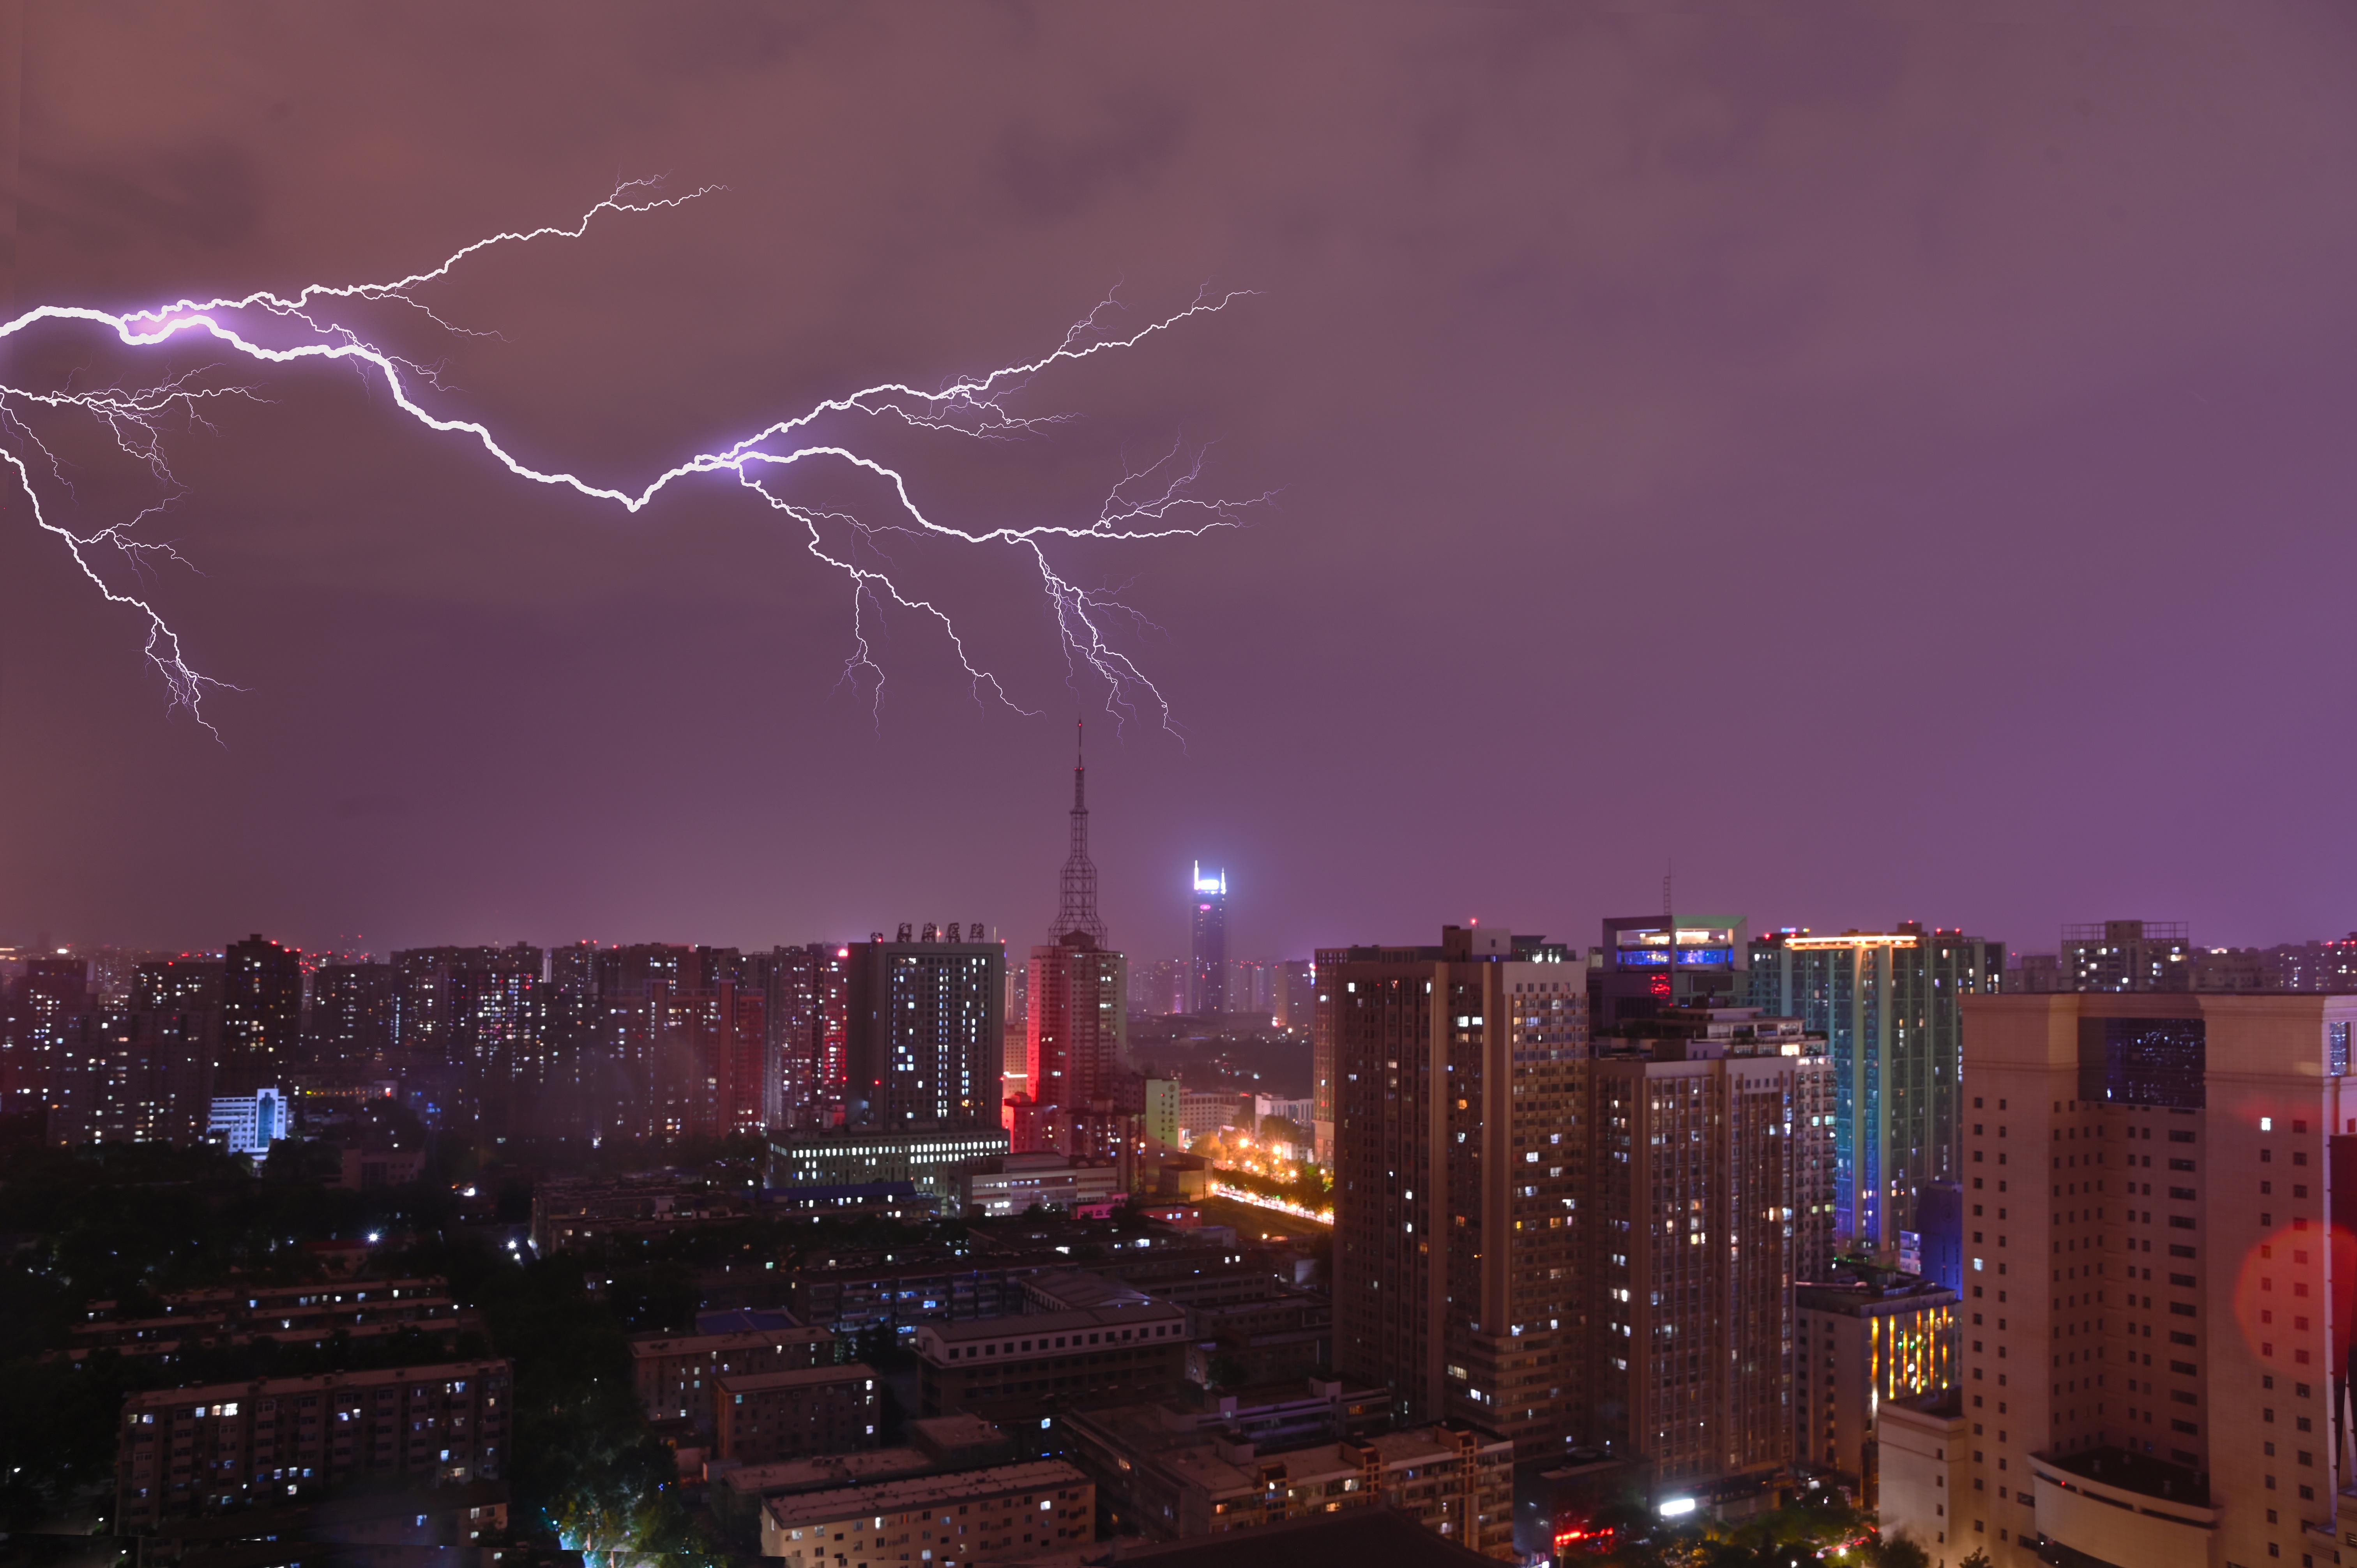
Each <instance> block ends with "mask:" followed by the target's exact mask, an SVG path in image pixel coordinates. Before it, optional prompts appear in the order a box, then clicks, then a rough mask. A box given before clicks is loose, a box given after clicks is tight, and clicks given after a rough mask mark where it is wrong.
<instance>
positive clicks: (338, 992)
mask: <svg viewBox="0 0 2357 1568" xmlns="http://www.w3.org/2000/svg"><path fill="white" fill-rule="evenodd" d="M310 1041H311V1043H310V1049H309V1051H308V1055H309V1056H310V1058H311V1059H312V1060H313V1061H315V1062H317V1064H318V1065H320V1066H321V1067H324V1068H326V1069H328V1070H330V1071H341V1072H344V1073H347V1074H361V1073H368V1074H375V1073H381V1072H383V1071H385V1070H386V1069H387V1068H388V1066H389V1065H390V1064H391V1062H392V1060H393V966H392V965H391V964H389V963H329V964H322V965H320V966H319V968H318V969H317V970H315V971H314V972H312V975H311V1021H310Z"/></svg>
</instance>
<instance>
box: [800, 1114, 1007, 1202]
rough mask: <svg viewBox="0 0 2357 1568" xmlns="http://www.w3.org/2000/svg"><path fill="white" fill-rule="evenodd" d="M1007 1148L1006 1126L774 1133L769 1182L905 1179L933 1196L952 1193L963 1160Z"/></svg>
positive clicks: (965, 1162) (828, 1184) (839, 1183)
mask: <svg viewBox="0 0 2357 1568" xmlns="http://www.w3.org/2000/svg"><path fill="white" fill-rule="evenodd" d="M1006 1152H1007V1138H1006V1128H1005V1127H1003V1126H991V1127H986V1128H970V1129H962V1130H952V1131H945V1132H937V1133H889V1132H885V1131H882V1130H880V1129H875V1128H859V1127H845V1128H836V1129H834V1130H832V1131H828V1132H820V1133H771V1134H770V1168H769V1185H770V1186H771V1187H847V1186H853V1185H857V1184H862V1183H867V1182H879V1181H905V1182H909V1183H911V1184H913V1185H914V1186H915V1187H916V1189H917V1190H918V1191H919V1192H920V1193H923V1194H925V1195H927V1196H929V1197H934V1198H939V1199H942V1200H943V1201H947V1200H949V1199H951V1198H952V1197H954V1190H953V1189H954V1180H953V1178H954V1176H955V1173H956V1171H957V1169H958V1167H959V1166H961V1165H970V1164H973V1163H974V1162H975V1161H978V1160H985V1159H989V1158H990V1157H992V1156H993V1155H1003V1154H1006Z"/></svg>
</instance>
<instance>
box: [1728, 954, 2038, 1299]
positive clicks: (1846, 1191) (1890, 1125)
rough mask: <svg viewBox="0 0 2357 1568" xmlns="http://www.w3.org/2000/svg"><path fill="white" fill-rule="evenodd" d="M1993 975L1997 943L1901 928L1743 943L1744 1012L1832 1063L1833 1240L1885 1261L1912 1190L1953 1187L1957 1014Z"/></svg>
mask: <svg viewBox="0 0 2357 1568" xmlns="http://www.w3.org/2000/svg"><path fill="white" fill-rule="evenodd" d="M2004 977H2005V944H2004V943H2002V942H1992V941H1984V940H1981V939H1980V938H1978V937H1968V936H1965V935H1964V933H1962V932H1961V931H1943V930H1940V929H1930V930H1927V929H1924V928H1923V927H1922V926H1921V925H1919V924H1917V923H1915V922H1913V921H1907V922H1902V923H1901V924H1900V927H1899V929H1897V930H1896V931H1848V932H1845V933H1843V934H1842V935H1840V936H1837V937H1815V936H1811V935H1810V934H1809V933H1807V932H1806V931H1780V932H1776V933H1773V934H1771V935H1769V936H1765V937H1761V938H1760V939H1759V940H1756V941H1754V942H1753V943H1752V944H1751V972H1750V982H1751V1004H1752V1005H1753V1006H1754V1007H1757V1008H1759V1009H1760V1011H1761V1012H1763V1013H1770V1014H1781V1015H1787V1016H1790V1017H1795V1018H1799V1019H1801V1020H1802V1021H1803V1023H1804V1024H1806V1025H1807V1026H1808V1027H1809V1028H1810V1029H1811V1030H1813V1031H1815V1032H1818V1033H1822V1034H1823V1035H1824V1036H1825V1038H1826V1040H1827V1042H1828V1050H1829V1054H1830V1055H1831V1056H1832V1058H1833V1069H1834V1101H1835V1105H1834V1111H1835V1136H1834V1232H1835V1235H1837V1236H1840V1237H1842V1238H1844V1239H1846V1240H1855V1241H1857V1242H1858V1243H1859V1244H1861V1245H1863V1246H1865V1247H1867V1248H1869V1249H1873V1250H1876V1251H1881V1252H1883V1253H1885V1254H1895V1253H1896V1251H1898V1249H1899V1247H1900V1231H1901V1230H1919V1229H1920V1227H1918V1226H1917V1225H1916V1223H1915V1189H1916V1188H1917V1187H1919V1186H1921V1185H1922V1184H1923V1183H1925V1182H1952V1181H1954V1180H1955V1179H1956V1176H1957V1171H1956V1160H1957V1157H1958V1156H1957V1147H1958V1143H1957V1136H1956V1095H1957V1080H1958V1077H1959V1075H1960V1073H1961V1072H1962V1070H1963V1064H1964V1015H1963V1012H1962V1010H1961V1005H1960V1004H1961V1002H1962V999H1963V998H1964V996H1966V995H1971V994H1975V993H1981V994H1985V993H1992V992H1995V991H1996V989H1997V988H1998V986H1999V984H2000V983H2002V982H2003V980H2004Z"/></svg>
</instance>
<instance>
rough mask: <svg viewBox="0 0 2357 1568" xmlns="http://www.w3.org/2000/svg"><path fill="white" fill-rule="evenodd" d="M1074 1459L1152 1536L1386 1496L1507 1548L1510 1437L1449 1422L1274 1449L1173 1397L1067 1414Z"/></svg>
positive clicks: (1129, 1522) (1440, 1527) (1234, 1526)
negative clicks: (1193, 1411)
mask: <svg viewBox="0 0 2357 1568" xmlns="http://www.w3.org/2000/svg"><path fill="white" fill-rule="evenodd" d="M1066 1435H1067V1440H1068V1442H1069V1443H1070V1444H1071V1453H1072V1456H1073V1458H1074V1460H1075V1461H1076V1462H1077V1463H1078V1464H1079V1465H1080V1466H1082V1469H1083V1470H1085V1471H1087V1472H1088V1474H1089V1475H1090V1476H1091V1477H1092V1478H1093V1479H1094V1480H1095V1481H1096V1482H1097V1484H1098V1485H1099V1487H1102V1488H1103V1491H1104V1494H1105V1496H1106V1498H1107V1500H1108V1502H1109V1503H1110V1505H1111V1507H1112V1509H1113V1512H1114V1518H1115V1519H1116V1520H1119V1521H1120V1522H1121V1523H1122V1524H1123V1525H1125V1526H1135V1528H1136V1529H1138V1530H1142V1531H1143V1532H1144V1533H1145V1534H1146V1536H1148V1537H1149V1538H1151V1539H1153V1540H1157V1541H1198V1540H1202V1539H1205V1538H1207V1537H1212V1536H1220V1535H1224V1534H1226V1533H1227V1532H1229V1531H1231V1530H1248V1529H1253V1528H1255V1527H1258V1526H1263V1525H1269V1524H1275V1523H1278V1522H1281V1521H1283V1520H1293V1519H1303V1518H1308V1517H1311V1516H1314V1515H1317V1514H1321V1513H1331V1512H1336V1511H1339V1510H1340V1509H1354V1508H1364V1507H1372V1506H1373V1505H1375V1504H1378V1503H1389V1504H1390V1505H1391V1506H1392V1507H1394V1508H1395V1509H1401V1510H1402V1511H1404V1512H1405V1513H1407V1514H1408V1515H1409V1516H1410V1517H1412V1518H1414V1519H1415V1520H1417V1521H1418V1522H1420V1523H1421V1524H1423V1525H1424V1526H1425V1528H1426V1529H1427V1530H1431V1531H1433V1532H1434V1533H1435V1534H1437V1535H1439V1536H1441V1537H1443V1538H1445V1539H1447V1540H1449V1541H1456V1542H1458V1543H1459V1544H1461V1545H1465V1546H1468V1547H1470V1548H1471V1549H1473V1550H1475V1551H1477V1552H1483V1553H1484V1554H1486V1555H1490V1556H1494V1557H1503V1558H1511V1557H1512V1554H1513V1444H1512V1442H1510V1441H1507V1440H1504V1439H1498V1438H1491V1437H1487V1436H1484V1435H1482V1434H1476V1433H1473V1432H1470V1431H1467V1430H1464V1429H1462V1428H1458V1427H1452V1426H1434V1427H1425V1428H1420V1429H1417V1430H1415V1431H1411V1432H1393V1433H1377V1434H1366V1435H1364V1436H1360V1437H1353V1438H1345V1439H1343V1440H1341V1441H1340V1442H1323V1443H1313V1444H1305V1445H1301V1446H1291V1447H1284V1448H1273V1447H1271V1446H1269V1445H1267V1444H1254V1443H1253V1442H1251V1441H1250V1440H1248V1439H1246V1438H1244V1437H1243V1436H1241V1435H1239V1434H1236V1433H1235V1432H1232V1431H1226V1430H1222V1429H1221V1428H1220V1427H1219V1426H1216V1425H1211V1424H1207V1423H1202V1422H1200V1420H1199V1419H1198V1418H1196V1417H1194V1416H1193V1415H1192V1414H1191V1412H1187V1411H1186V1410H1184V1409H1183V1408H1182V1407H1179V1406H1178V1405H1176V1404H1170V1405H1152V1404H1147V1405H1128V1406H1124V1407H1121V1408H1119V1409H1114V1410H1099V1411H1092V1412H1085V1413H1082V1414H1080V1415H1075V1416H1072V1417H1071V1418H1070V1419H1069V1420H1068V1422H1067V1423H1066Z"/></svg>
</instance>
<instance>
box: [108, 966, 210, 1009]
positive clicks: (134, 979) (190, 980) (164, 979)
mask: <svg viewBox="0 0 2357 1568" xmlns="http://www.w3.org/2000/svg"><path fill="white" fill-rule="evenodd" d="M226 978H227V972H226V967H225V966H224V964H223V963H222V961H221V960H220V959H217V958H189V957H185V956H184V957H181V958H167V959H152V960H148V961H144V962H141V963H139V964H136V965H135V966H134V967H133V969H132V972H131V1007H132V1010H133V1011H134V1012H140V1013H147V1012H166V1013H176V1012H192V1013H216V1014H217V1013H219V1012H220V1011H221V987H222V985H223V983H224V982H225V980H226Z"/></svg>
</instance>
